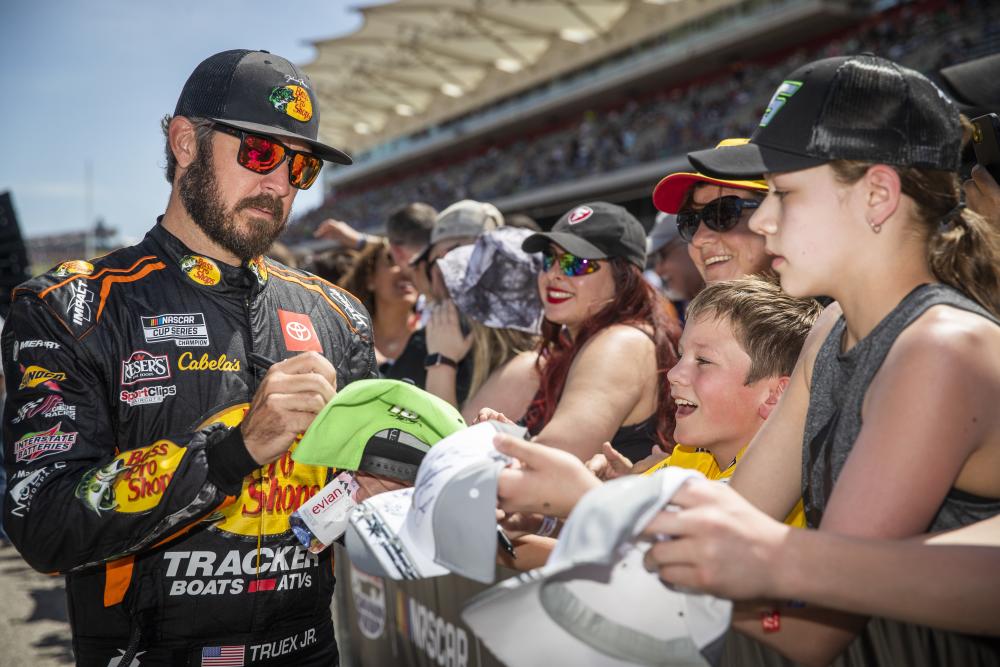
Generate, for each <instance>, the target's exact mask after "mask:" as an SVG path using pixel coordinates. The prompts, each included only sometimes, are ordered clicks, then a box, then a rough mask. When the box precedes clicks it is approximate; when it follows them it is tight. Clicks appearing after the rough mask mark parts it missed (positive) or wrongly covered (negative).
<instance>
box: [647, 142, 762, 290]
mask: <svg viewBox="0 0 1000 667" xmlns="http://www.w3.org/2000/svg"><path fill="white" fill-rule="evenodd" d="M747 141H748V140H747V139H725V140H724V141H722V142H720V143H719V145H718V146H717V147H716V148H717V149H718V148H722V147H725V146H739V145H741V144H745V143H746V142H747ZM755 179H756V180H755ZM759 179H760V176H756V177H750V178H748V179H725V178H712V177H711V176H706V175H705V174H701V173H698V172H678V173H675V174H670V175H669V176H666V177H665V178H664V179H663V180H661V181H660V182H659V183H658V184H657V185H656V188H654V189H653V204H654V205H655V206H656V208H658V209H659V210H661V211H663V212H664V213H676V214H677V228H678V231H679V232H680V237H681V238H682V239H683V240H684V241H686V242H687V244H688V254H689V255H690V256H691V260H692V261H693V262H694V265H695V266H696V267H697V269H698V273H700V274H701V277H702V279H704V281H705V282H707V283H710V282H716V281H719V280H732V279H734V278H746V277H747V276H751V275H754V274H763V273H767V272H769V270H770V267H769V261H770V257H768V255H767V253H766V252H765V251H764V239H762V238H761V237H760V236H759V235H757V234H754V233H753V232H752V231H750V227H749V224H748V223H749V221H750V216H751V215H752V214H753V212H754V210H756V208H757V206H759V205H760V202H761V201H763V199H764V195H765V194H767V183H766V182H765V181H763V180H759Z"/></svg>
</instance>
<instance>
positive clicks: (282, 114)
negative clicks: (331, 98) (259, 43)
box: [174, 49, 352, 164]
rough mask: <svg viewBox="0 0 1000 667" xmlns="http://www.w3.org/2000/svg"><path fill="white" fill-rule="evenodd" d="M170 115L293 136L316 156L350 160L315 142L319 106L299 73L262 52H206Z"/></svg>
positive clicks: (279, 135) (235, 50)
mask: <svg viewBox="0 0 1000 667" xmlns="http://www.w3.org/2000/svg"><path fill="white" fill-rule="evenodd" d="M174 115H175V116H187V117H190V118H209V119H211V120H214V121H216V122H219V123H223V124H225V125H230V126H232V127H235V128H239V129H241V130H246V131H248V132H257V133H259V134H267V135H270V136H273V137H278V138H279V139H299V140H300V141H304V142H305V143H307V144H308V145H309V147H310V148H311V149H312V152H313V154H315V155H316V156H317V157H320V158H323V159H324V160H329V161H330V162H339V163H340V164H351V162H352V161H351V158H350V157H349V156H348V155H347V154H346V153H344V152H342V151H339V150H337V149H336V148H333V147H332V146H327V145H326V144H324V143H321V142H319V141H317V140H316V137H317V136H319V105H318V104H316V92H315V91H314V90H313V86H312V83H311V82H310V81H309V77H308V76H306V74H305V72H303V71H302V70H300V69H299V68H298V67H296V66H295V65H293V64H292V63H290V62H288V61H287V60H285V59H284V58H282V57H281V56H276V55H274V54H273V53H268V52H267V51H249V50H247V49H234V50H232V51H223V52H222V53H216V54H215V55H214V56H209V57H208V58H206V59H205V60H203V61H202V62H201V64H200V65H198V66H197V67H196V68H195V69H194V72H192V73H191V76H190V77H188V80H187V83H185V84H184V89H183V90H181V96H180V97H179V98H178V99H177V107H176V108H175V109H174Z"/></svg>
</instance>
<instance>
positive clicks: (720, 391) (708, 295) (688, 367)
mask: <svg viewBox="0 0 1000 667" xmlns="http://www.w3.org/2000/svg"><path fill="white" fill-rule="evenodd" d="M821 310H822V308H821V306H820V305H819V303H817V302H816V301H815V300H814V299H809V298H796V297H791V296H788V295H787V294H785V293H783V292H782V291H781V288H779V287H778V286H777V285H775V284H773V283H770V282H767V281H765V280H760V279H756V278H749V279H740V280H727V281H723V282H717V283H710V284H709V285H708V286H707V287H706V288H705V289H704V290H702V291H701V292H700V293H699V294H698V295H697V296H696V297H695V298H694V299H693V300H692V301H691V303H690V304H689V305H688V311H687V312H688V316H687V317H688V319H687V324H686V325H685V327H684V333H683V334H682V335H681V340H680V345H679V349H678V353H679V354H680V360H679V361H678V362H677V365H676V366H674V367H673V368H672V369H670V372H669V373H667V379H668V380H669V381H670V395H671V396H672V397H673V399H674V403H675V404H676V405H677V411H676V413H675V414H676V426H675V427H674V439H675V440H676V441H677V443H678V444H677V446H675V447H674V450H673V452H672V453H671V454H670V456H667V457H666V458H664V459H663V460H661V461H659V462H658V463H656V464H655V465H653V466H652V467H651V468H649V469H648V470H647V471H646V472H645V473H644V474H647V475H648V474H650V473H652V472H653V471H654V470H659V469H660V468H663V467H666V466H680V467H682V468H692V469H694V470H698V471H700V472H701V473H703V474H704V475H705V477H707V478H708V479H712V480H722V481H728V480H729V478H730V477H732V475H733V472H734V471H735V470H736V464H737V463H739V460H740V457H741V456H742V455H743V452H744V451H746V447H747V444H748V443H749V442H750V441H751V440H752V439H753V437H754V435H755V434H756V433H757V430H758V429H759V428H760V427H761V425H762V424H763V423H764V420H765V419H767V418H768V416H769V415H770V414H771V411H772V410H773V409H774V407H775V406H776V405H777V403H778V399H779V398H781V394H782V392H783V391H784V390H785V387H787V386H788V378H789V376H790V375H791V374H792V369H793V368H794V367H795V360H796V359H797V358H798V355H799V351H800V350H801V349H802V344H803V343H804V342H805V340H806V336H807V335H808V334H809V330H810V329H811V328H812V325H813V322H815V321H816V318H817V317H818V316H819V314H820V312H821ZM639 467H642V466H639ZM785 522H786V523H788V524H789V525H792V526H799V527H804V526H805V517H804V515H803V513H802V503H801V501H800V502H799V503H798V504H797V505H796V506H795V508H794V509H793V510H792V512H791V513H790V514H789V515H788V517H787V518H786V519H785Z"/></svg>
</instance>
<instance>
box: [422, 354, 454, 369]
mask: <svg viewBox="0 0 1000 667" xmlns="http://www.w3.org/2000/svg"><path fill="white" fill-rule="evenodd" d="M441 364H444V365H445V366H451V367H452V368H458V362H457V361H455V360H454V359H449V358H448V357H446V356H444V355H443V354H441V353H440V352H435V353H434V354H428V355H427V356H426V357H424V368H431V367H432V366H439V365H441Z"/></svg>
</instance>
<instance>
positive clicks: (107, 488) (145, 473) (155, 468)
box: [76, 440, 186, 514]
mask: <svg viewBox="0 0 1000 667" xmlns="http://www.w3.org/2000/svg"><path fill="white" fill-rule="evenodd" d="M185 451H186V450H184V449H183V448H181V447H178V446H177V445H175V444H174V443H172V442H170V441H169V440H160V441H158V442H156V443H154V444H152V445H150V446H148V447H142V448H140V449H132V450H129V451H127V452H122V453H121V454H119V455H118V456H117V457H115V458H114V459H112V461H111V463H109V464H107V465H106V466H103V467H100V468H95V469H94V470H91V471H89V472H87V473H86V474H85V475H84V476H83V479H81V480H80V483H79V484H78V485H77V487H76V497H77V498H78V499H79V500H80V501H81V502H82V503H83V504H84V505H85V506H86V507H87V508H89V509H91V510H93V511H94V512H95V513H97V514H101V513H102V512H110V511H112V510H114V511H116V512H122V513H125V514H135V513H138V512H146V511H148V510H151V509H153V508H154V507H156V505H157V504H158V503H159V502H160V499H161V498H162V497H163V493H164V491H166V490H167V487H168V486H169V485H170V480H171V479H173V476H174V473H175V472H176V471H177V467H178V466H179V465H180V462H181V459H182V458H184V453H185Z"/></svg>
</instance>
